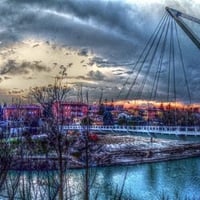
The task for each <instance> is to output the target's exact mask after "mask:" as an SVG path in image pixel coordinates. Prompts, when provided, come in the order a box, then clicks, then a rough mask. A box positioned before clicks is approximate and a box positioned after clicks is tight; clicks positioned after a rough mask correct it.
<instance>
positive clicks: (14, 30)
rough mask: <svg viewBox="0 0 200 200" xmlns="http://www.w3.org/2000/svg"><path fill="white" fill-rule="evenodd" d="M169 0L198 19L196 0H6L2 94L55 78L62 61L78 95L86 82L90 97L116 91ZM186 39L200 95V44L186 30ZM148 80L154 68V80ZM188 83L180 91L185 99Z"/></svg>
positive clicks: (1, 20)
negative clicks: (196, 45)
mask: <svg viewBox="0 0 200 200" xmlns="http://www.w3.org/2000/svg"><path fill="white" fill-rule="evenodd" d="M166 6H169V7H172V8H174V9H177V10H180V11H182V12H184V13H188V14H190V15H192V16H194V17H197V18H200V3H199V1H198V0H177V1H175V0H142V1H138V0H123V1H121V0H31V1H29V0H1V2H0V15H1V17H0V100H1V101H5V100H7V99H11V96H12V95H20V96H24V95H25V93H26V92H27V91H29V89H30V88H31V87H35V86H42V85H48V84H50V83H52V82H53V80H54V78H55V76H57V75H58V73H59V71H60V69H62V68H63V67H65V68H67V74H68V78H67V80H65V81H66V82H67V84H69V85H71V86H72V87H73V88H74V89H73V92H74V93H71V96H73V98H76V94H77V93H78V88H80V85H81V86H82V88H83V93H84V91H87V90H88V91H89V97H90V98H91V99H92V101H93V100H94V101H95V99H97V100H98V99H99V97H100V94H101V91H102V90H103V95H104V96H103V98H105V99H108V100H109V99H116V98H118V97H119V96H118V94H119V92H120V89H121V88H123V84H124V83H125V82H126V80H128V81H127V86H126V87H125V88H124V90H128V89H129V86H128V84H129V85H131V82H132V81H133V79H134V78H132V79H131V78H128V77H129V76H130V77H131V75H130V74H131V72H133V71H132V68H133V65H134V64H135V63H136V62H137V59H138V57H139V55H140V53H141V51H142V49H143V48H144V46H145V44H146V42H147V41H148V39H149V38H150V36H151V35H152V33H153V32H154V30H155V28H156V26H157V24H158V23H159V21H160V20H161V18H162V17H163V15H164V14H165V13H166V11H165V7H166ZM197 33H198V29H197ZM199 35H200V34H199ZM180 38H181V39H182V46H183V49H184V51H183V53H184V60H185V61H184V62H185V67H186V73H187V76H188V82H189V84H190V88H192V89H191V93H192V98H193V99H194V101H199V99H198V97H199V96H200V95H199V93H198V92H199V91H200V78H199V77H200V76H199V73H200V70H199V69H200V66H199V63H200V62H199V61H200V58H199V57H200V56H199V50H198V49H197V48H196V47H195V46H194V44H193V43H192V42H191V41H190V40H189V39H188V37H186V36H185V35H184V33H183V32H182V33H181V31H180ZM135 73H136V72H135ZM143 73H144V72H143ZM140 76H141V77H142V76H143V74H142V72H141V73H140V75H139V77H140ZM127 78H128V79H127ZM150 79H151V73H150V74H149V78H148V80H149V81H150V82H149V83H152V84H153V82H152V80H150ZM166 79H167V78H166V77H165V78H163V80H162V79H161V78H160V81H159V82H160V85H166V84H167V80H166ZM177 80H178V79H177ZM177 82H178V81H177ZM184 84H185V83H184V81H180V82H179V85H178V84H177V93H179V90H180V95H179V96H180V97H181V96H183V98H186V97H185V96H187V95H186V94H185V93H186V92H183V90H182V87H183V85H184ZM146 85H148V84H146ZM145 88H146V86H145ZM147 88H148V87H147ZM163 88H164V87H163ZM166 88H167V87H166ZM149 90H150V89H149ZM166 90H167V89H166ZM131 92H133V93H134V88H133V91H131ZM162 92H165V91H162ZM9 97H10V98H9Z"/></svg>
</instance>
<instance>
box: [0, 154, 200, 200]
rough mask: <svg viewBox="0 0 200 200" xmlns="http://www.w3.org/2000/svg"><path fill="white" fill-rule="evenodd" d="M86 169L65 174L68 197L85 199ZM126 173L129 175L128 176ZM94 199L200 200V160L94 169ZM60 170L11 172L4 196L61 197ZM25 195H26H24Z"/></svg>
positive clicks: (2, 191)
mask: <svg viewBox="0 0 200 200" xmlns="http://www.w3.org/2000/svg"><path fill="white" fill-rule="evenodd" d="M84 174H85V173H84V170H69V171H67V172H66V173H65V174H64V195H65V197H67V199H73V200H76V199H77V200H81V199H84V191H85V190H84V189H85V182H84V180H85V178H84ZM125 175H127V176H126V177H125ZM124 180H125V181H124ZM89 184H90V199H95V197H97V199H100V200H109V199H115V197H119V196H122V198H121V199H124V200H129V199H130V200H132V199H135V200H137V199H138V200H142V199H144V200H146V199H162V197H163V196H164V197H165V199H166V198H168V199H187V198H188V199H200V190H199V188H200V159H199V158H193V159H185V160H179V161H171V162H163V163H154V164H143V165H135V166H128V167H125V166H124V167H105V168H92V169H90V183H89ZM58 189H59V174H58V172H57V171H47V172H16V171H12V172H10V173H9V175H8V178H7V181H6V183H5V184H4V185H3V187H2V189H1V191H0V199H2V200H3V199H9V198H8V197H11V196H12V194H13V195H15V198H14V199H22V197H26V198H25V199H54V198H53V197H56V198H55V199H58ZM23 195H24V196H23Z"/></svg>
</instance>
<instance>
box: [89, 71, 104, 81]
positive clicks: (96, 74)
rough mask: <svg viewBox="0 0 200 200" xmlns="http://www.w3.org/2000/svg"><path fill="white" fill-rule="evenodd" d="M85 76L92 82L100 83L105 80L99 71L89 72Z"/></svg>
mask: <svg viewBox="0 0 200 200" xmlns="http://www.w3.org/2000/svg"><path fill="white" fill-rule="evenodd" d="M87 76H88V77H89V78H90V79H91V80H94V81H102V80H104V79H105V75H104V74H103V73H102V72H100V71H99V70H97V71H93V70H91V71H89V72H88V74H87Z"/></svg>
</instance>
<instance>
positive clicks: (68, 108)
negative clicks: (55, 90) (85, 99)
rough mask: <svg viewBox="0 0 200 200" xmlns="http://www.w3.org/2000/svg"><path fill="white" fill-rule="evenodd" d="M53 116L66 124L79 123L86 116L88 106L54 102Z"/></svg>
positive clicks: (78, 103)
mask: <svg viewBox="0 0 200 200" xmlns="http://www.w3.org/2000/svg"><path fill="white" fill-rule="evenodd" d="M52 109H53V115H54V117H55V118H57V119H59V120H64V121H65V122H66V123H79V122H80V120H81V119H82V118H83V117H84V116H86V115H87V113H88V105H87V104H84V103H80V102H55V103H54V104H53V107H52Z"/></svg>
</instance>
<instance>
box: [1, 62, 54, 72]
mask: <svg viewBox="0 0 200 200" xmlns="http://www.w3.org/2000/svg"><path fill="white" fill-rule="evenodd" d="M50 70H51V69H50V68H49V67H46V66H45V65H42V64H40V63H39V62H33V63H31V62H27V61H23V62H21V63H17V61H16V60H8V61H7V62H6V63H5V64H4V65H3V66H2V67H1V68H0V74H1V75H5V74H8V75H21V74H29V73H30V72H31V71H35V72H42V71H44V72H49V71H50Z"/></svg>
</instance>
